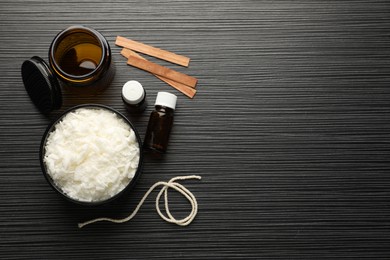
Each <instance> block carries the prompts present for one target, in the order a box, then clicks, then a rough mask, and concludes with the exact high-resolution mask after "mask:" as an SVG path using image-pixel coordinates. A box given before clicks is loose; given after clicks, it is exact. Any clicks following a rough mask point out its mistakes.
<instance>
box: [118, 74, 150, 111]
mask: <svg viewBox="0 0 390 260" xmlns="http://www.w3.org/2000/svg"><path fill="white" fill-rule="evenodd" d="M122 100H123V103H124V104H125V106H126V108H127V110H128V111H129V112H131V113H141V112H143V111H144V110H145V108H146V92H145V89H144V88H143V87H142V85H141V83H139V82H138V81H136V80H130V81H127V82H126V83H125V84H124V85H123V88H122Z"/></svg>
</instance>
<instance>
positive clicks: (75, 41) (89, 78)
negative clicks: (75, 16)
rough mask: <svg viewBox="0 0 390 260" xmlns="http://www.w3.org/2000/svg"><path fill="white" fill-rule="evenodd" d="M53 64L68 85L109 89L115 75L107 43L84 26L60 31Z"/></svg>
mask: <svg viewBox="0 0 390 260" xmlns="http://www.w3.org/2000/svg"><path fill="white" fill-rule="evenodd" d="M49 61H50V66H51V67H52V69H53V70H54V72H55V74H56V75H57V77H58V78H59V79H60V80H61V81H62V82H63V83H65V85H68V86H75V87H83V86H91V87H95V88H105V87H107V86H108V85H109V84H110V83H111V81H112V79H113V77H114V73H115V72H114V71H115V69H114V64H113V61H112V55H111V49H110V46H109V44H108V42H107V40H106V39H105V38H104V37H103V35H101V34H100V33H99V32H98V31H96V30H93V29H90V28H87V27H84V26H71V27H69V28H67V29H65V30H64V31H62V32H60V33H59V34H58V35H57V36H56V37H55V38H54V40H53V42H52V43H51V46H50V50H49Z"/></svg>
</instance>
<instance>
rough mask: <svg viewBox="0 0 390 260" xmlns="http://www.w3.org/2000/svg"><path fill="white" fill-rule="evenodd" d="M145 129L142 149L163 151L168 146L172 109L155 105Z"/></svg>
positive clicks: (156, 151)
mask: <svg viewBox="0 0 390 260" xmlns="http://www.w3.org/2000/svg"><path fill="white" fill-rule="evenodd" d="M155 108H156V109H155V110H154V111H152V113H151V114H150V118H149V123H148V127H147V129H146V134H145V140H144V144H143V146H144V149H145V151H150V152H154V153H161V154H162V153H165V152H166V151H167V148H168V141H169V135H170V133H171V129H172V125H173V111H174V110H173V109H172V108H169V107H165V106H159V105H156V106H155Z"/></svg>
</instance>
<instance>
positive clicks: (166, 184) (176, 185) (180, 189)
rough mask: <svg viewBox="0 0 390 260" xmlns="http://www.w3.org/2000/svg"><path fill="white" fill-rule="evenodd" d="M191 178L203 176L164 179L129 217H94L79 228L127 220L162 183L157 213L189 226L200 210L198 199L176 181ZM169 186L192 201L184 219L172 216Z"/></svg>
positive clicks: (155, 185)
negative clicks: (190, 208) (162, 210)
mask: <svg viewBox="0 0 390 260" xmlns="http://www.w3.org/2000/svg"><path fill="white" fill-rule="evenodd" d="M189 179H198V180H200V179H201V177H200V176H198V175H189V176H179V177H175V178H172V179H171V180H169V181H168V182H163V181H159V182H156V183H155V184H154V185H153V186H152V187H150V188H149V190H148V191H147V192H146V193H145V195H144V196H143V198H142V199H141V201H140V202H139V203H138V205H137V207H136V208H135V210H134V211H133V213H131V214H130V215H129V216H128V217H126V218H122V219H113V218H96V219H92V220H89V221H86V222H83V223H79V224H78V226H79V228H82V227H84V226H86V225H89V224H92V223H95V222H99V221H110V222H113V223H124V222H127V221H129V220H130V219H132V218H133V217H134V216H135V215H136V214H137V212H138V210H139V209H140V208H141V206H142V204H143V203H144V202H145V200H146V198H147V197H148V196H149V194H150V193H151V192H152V191H153V190H154V189H155V188H156V187H158V186H160V185H162V186H163V187H162V189H161V190H160V192H159V193H158V195H157V197H156V210H157V213H158V214H159V215H160V217H161V218H162V219H163V220H165V221H167V222H169V223H174V224H176V225H179V226H187V225H189V224H190V223H191V222H192V221H193V220H194V218H195V216H196V214H197V212H198V202H197V201H196V198H195V196H194V195H193V194H192V193H191V192H190V191H189V190H188V189H187V188H186V187H184V186H183V185H181V184H180V183H177V182H176V181H179V180H180V181H182V180H189ZM169 188H172V189H174V190H176V191H177V192H179V193H180V194H182V195H183V196H184V197H186V199H187V200H188V201H189V202H190V203H191V207H192V210H191V213H190V214H189V215H188V216H187V217H185V218H183V219H176V218H174V217H173V216H172V214H171V212H170V211H169V205H168V189H169ZM163 193H164V201H165V203H164V204H165V211H166V214H167V216H165V215H164V214H163V213H162V212H161V210H160V198H161V196H162V194H163Z"/></svg>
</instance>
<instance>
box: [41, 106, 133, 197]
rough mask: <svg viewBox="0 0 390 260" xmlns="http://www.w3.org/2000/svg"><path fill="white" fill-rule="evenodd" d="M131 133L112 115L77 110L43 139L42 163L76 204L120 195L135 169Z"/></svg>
mask: <svg viewBox="0 0 390 260" xmlns="http://www.w3.org/2000/svg"><path fill="white" fill-rule="evenodd" d="M139 158H140V154H139V146H138V142H137V139H136V136H135V133H134V131H133V129H131V127H130V126H129V125H128V124H127V123H126V122H125V121H124V120H123V119H122V118H120V117H119V116H117V115H116V114H115V113H114V112H111V111H108V110H105V109H99V108H79V109H77V110H75V111H72V112H70V113H68V114H67V115H66V116H65V117H64V118H63V119H62V120H61V121H60V122H59V123H57V124H56V126H55V130H54V131H53V132H51V133H50V134H49V136H48V138H47V142H46V146H45V155H44V162H45V164H46V168H47V172H48V174H49V175H50V176H51V178H52V179H53V181H54V183H55V184H56V185H57V186H58V187H59V188H60V189H62V190H63V191H64V192H65V193H66V194H67V195H68V196H70V197H71V198H73V199H75V200H78V201H94V202H96V201H103V200H106V199H109V198H111V197H112V196H114V195H116V194H118V193H119V192H120V191H122V190H123V189H124V188H125V187H126V185H127V184H128V183H129V182H130V181H131V179H132V178H133V177H134V174H135V172H136V170H137V168H138V165H139Z"/></svg>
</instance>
